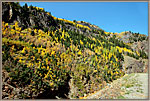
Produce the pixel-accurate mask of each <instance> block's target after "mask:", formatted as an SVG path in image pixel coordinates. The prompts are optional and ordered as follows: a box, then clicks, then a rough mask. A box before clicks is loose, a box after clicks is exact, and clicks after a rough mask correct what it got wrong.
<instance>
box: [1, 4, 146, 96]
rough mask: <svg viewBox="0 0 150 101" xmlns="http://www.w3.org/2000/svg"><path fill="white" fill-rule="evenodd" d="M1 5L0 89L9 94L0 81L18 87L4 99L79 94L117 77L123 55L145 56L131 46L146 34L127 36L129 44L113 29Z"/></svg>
mask: <svg viewBox="0 0 150 101" xmlns="http://www.w3.org/2000/svg"><path fill="white" fill-rule="evenodd" d="M2 5H3V7H2V11H3V12H2V14H3V15H2V16H3V18H2V19H3V23H2V37H3V38H2V52H3V53H2V57H3V58H2V59H3V60H2V65H3V71H5V72H4V74H8V75H7V76H6V77H5V78H4V79H3V82H4V85H3V89H4V91H3V92H6V93H9V92H7V91H6V90H5V89H6V88H5V87H6V85H5V84H7V85H12V86H13V87H14V88H17V89H19V95H18V94H17V93H16V92H15V91H14V89H12V91H11V92H14V93H12V94H11V93H10V94H9V98H10V99H14V98H15V99H17V98H34V99H36V98H70V99H75V98H79V97H83V96H84V95H85V94H88V93H92V92H94V91H98V90H100V89H102V88H103V87H104V86H105V85H106V83H110V82H112V81H113V80H116V79H118V78H120V77H122V76H123V75H124V74H125V73H126V71H127V70H126V69H127V68H124V67H123V63H124V62H125V61H124V56H130V57H132V58H136V59H142V60H144V59H145V60H146V59H147V58H148V57H147V54H146V51H145V50H144V51H143V50H142V49H143V48H141V49H140V48H138V47H137V50H134V49H133V47H132V46H135V45H136V42H135V41H134V38H137V36H138V40H139V41H138V40H137V42H140V41H142V42H143V40H144V41H147V36H143V35H139V34H136V33H134V34H135V35H133V34H131V35H129V36H128V37H127V38H128V40H131V41H133V42H131V41H129V42H124V40H123V39H124V37H121V36H120V35H121V34H119V33H109V32H105V31H104V30H102V29H101V28H99V27H97V26H95V25H92V24H90V23H87V22H84V21H69V20H66V19H61V18H56V17H54V16H52V15H51V14H50V13H49V12H46V11H45V10H44V9H43V8H38V7H33V6H29V7H28V6H27V5H25V6H23V7H21V6H20V5H19V4H18V3H4V2H3V3H2ZM124 33H125V32H124ZM127 34H128V33H127ZM136 35H137V36H136ZM123 36H124V35H123ZM143 37H145V38H143ZM126 40H127V39H126ZM134 44H135V45H134ZM144 49H146V48H144ZM136 59H135V60H136ZM139 64H141V63H139ZM143 64H144V63H142V65H143ZM139 66H140V65H139ZM132 67H133V66H130V68H132ZM142 70H143V68H142ZM140 72H141V71H140ZM22 89H23V91H22ZM64 89H65V90H64ZM13 95H14V96H13ZM3 98H5V95H4V96H3Z"/></svg>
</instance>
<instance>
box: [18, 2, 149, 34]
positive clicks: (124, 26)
mask: <svg viewBox="0 0 150 101" xmlns="http://www.w3.org/2000/svg"><path fill="white" fill-rule="evenodd" d="M25 3H27V4H28V6H29V5H33V6H37V7H41V8H44V9H45V10H46V11H48V12H51V14H52V15H53V16H55V17H58V18H64V19H67V20H71V21H73V20H77V21H86V22H90V23H91V24H95V25H97V26H99V27H100V28H102V29H104V30H105V31H107V32H118V33H120V32H123V31H129V30H130V31H132V32H136V33H137V32H139V33H140V34H146V35H148V2H20V5H21V6H23V5H24V4H25Z"/></svg>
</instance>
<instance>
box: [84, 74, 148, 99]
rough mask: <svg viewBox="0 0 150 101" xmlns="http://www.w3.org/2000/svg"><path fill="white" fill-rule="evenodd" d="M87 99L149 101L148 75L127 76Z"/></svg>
mask: <svg viewBox="0 0 150 101" xmlns="http://www.w3.org/2000/svg"><path fill="white" fill-rule="evenodd" d="M85 99H148V74H147V73H132V74H126V75H125V76H124V77H122V78H120V79H118V80H115V81H113V82H112V83H111V84H108V85H107V86H106V87H105V88H104V89H102V90H100V91H98V92H96V93H94V94H90V95H89V96H87V97H85Z"/></svg>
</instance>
